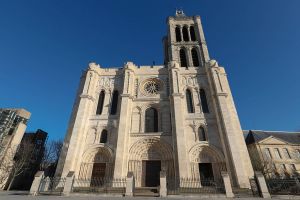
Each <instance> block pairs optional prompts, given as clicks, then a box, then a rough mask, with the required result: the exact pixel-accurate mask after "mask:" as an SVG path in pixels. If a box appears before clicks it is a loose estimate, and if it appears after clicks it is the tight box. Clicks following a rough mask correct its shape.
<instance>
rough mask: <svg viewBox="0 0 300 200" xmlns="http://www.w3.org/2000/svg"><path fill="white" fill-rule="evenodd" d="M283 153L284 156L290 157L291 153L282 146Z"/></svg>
mask: <svg viewBox="0 0 300 200" xmlns="http://www.w3.org/2000/svg"><path fill="white" fill-rule="evenodd" d="M283 153H284V156H285V157H286V158H287V159H291V155H290V153H289V150H288V149H287V148H284V149H283Z"/></svg>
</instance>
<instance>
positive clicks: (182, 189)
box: [168, 178, 225, 195]
mask: <svg viewBox="0 0 300 200" xmlns="http://www.w3.org/2000/svg"><path fill="white" fill-rule="evenodd" d="M185 193H195V194H197V193H198V194H222V193H225V188H224V184H223V180H213V179H206V180H203V179H201V180H200V179H197V178H181V179H180V180H179V182H178V183H177V184H176V183H175V181H174V180H169V181H168V194H169V195H178V194H185Z"/></svg>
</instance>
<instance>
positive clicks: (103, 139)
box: [100, 129, 107, 143]
mask: <svg viewBox="0 0 300 200" xmlns="http://www.w3.org/2000/svg"><path fill="white" fill-rule="evenodd" d="M106 142H107V130H106V129H104V130H103V131H102V132H101V137H100V143H106Z"/></svg>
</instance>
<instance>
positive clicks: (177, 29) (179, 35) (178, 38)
mask: <svg viewBox="0 0 300 200" xmlns="http://www.w3.org/2000/svg"><path fill="white" fill-rule="evenodd" d="M175 35H176V42H181V32H180V27H179V26H176V28H175Z"/></svg>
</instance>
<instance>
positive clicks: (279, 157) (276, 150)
mask: <svg viewBox="0 0 300 200" xmlns="http://www.w3.org/2000/svg"><path fill="white" fill-rule="evenodd" d="M274 151H275V157H276V158H277V159H281V158H282V157H281V154H280V152H279V149H278V148H275V149H274Z"/></svg>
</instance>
